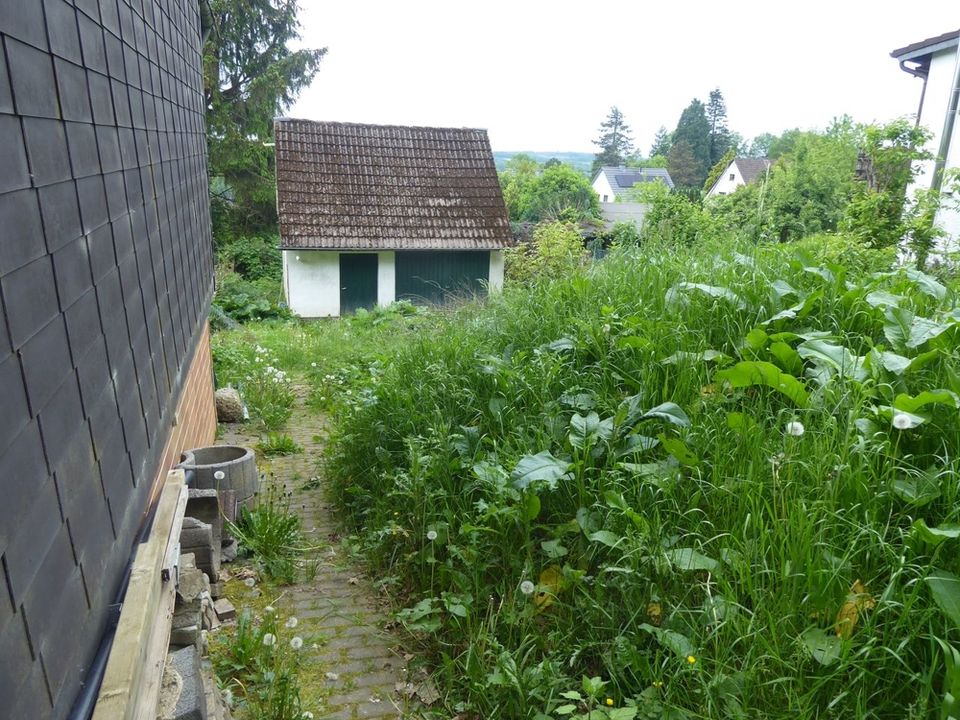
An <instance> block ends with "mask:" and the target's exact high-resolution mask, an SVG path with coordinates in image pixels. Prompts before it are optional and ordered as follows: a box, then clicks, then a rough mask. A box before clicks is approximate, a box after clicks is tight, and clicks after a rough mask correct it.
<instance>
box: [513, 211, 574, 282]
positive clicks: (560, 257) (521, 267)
mask: <svg viewBox="0 0 960 720" xmlns="http://www.w3.org/2000/svg"><path fill="white" fill-rule="evenodd" d="M586 258H587V251H586V248H585V247H584V244H583V238H582V237H581V235H580V231H579V230H578V229H577V226H576V225H574V224H572V223H564V222H552V223H545V224H542V225H538V226H537V227H536V229H535V230H534V231H533V238H532V240H531V242H530V243H529V244H527V245H519V246H517V247H513V248H508V249H507V250H506V251H505V252H504V274H505V275H506V278H507V279H508V280H510V281H513V282H529V281H531V280H533V279H534V278H538V277H543V278H551V277H563V276H565V275H568V274H570V273H572V272H574V271H575V270H576V269H577V268H579V267H580V266H581V265H583V263H584V262H585V261H586Z"/></svg>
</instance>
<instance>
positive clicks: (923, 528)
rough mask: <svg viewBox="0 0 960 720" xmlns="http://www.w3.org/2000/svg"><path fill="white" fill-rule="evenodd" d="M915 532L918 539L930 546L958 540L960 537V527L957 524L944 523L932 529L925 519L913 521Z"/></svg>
mask: <svg viewBox="0 0 960 720" xmlns="http://www.w3.org/2000/svg"><path fill="white" fill-rule="evenodd" d="M912 528H913V531H914V532H915V533H916V535H917V537H918V538H920V539H921V540H923V542H925V543H927V544H928V545H934V546H936V545H939V544H940V543H942V542H943V541H944V540H956V539H957V538H958V537H960V525H958V524H957V523H943V524H942V525H940V526H938V527H930V526H929V525H927V521H926V520H924V519H923V518H918V519H917V520H914V521H913V525H912Z"/></svg>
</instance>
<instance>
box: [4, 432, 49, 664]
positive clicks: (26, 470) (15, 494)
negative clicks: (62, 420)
mask: <svg viewBox="0 0 960 720" xmlns="http://www.w3.org/2000/svg"><path fill="white" fill-rule="evenodd" d="M0 477H3V478H13V477H17V478H21V479H22V480H23V482H13V483H12V482H6V483H4V487H3V502H2V503H0V553H2V552H3V551H4V549H6V547H7V544H8V542H9V541H10V540H11V539H12V537H13V534H14V531H15V530H16V529H17V528H18V527H19V525H20V520H21V519H22V517H23V515H24V514H25V513H26V512H27V509H28V508H29V506H30V503H31V502H32V499H31V498H32V497H33V496H34V495H35V494H36V492H37V488H39V487H41V485H42V483H43V482H45V478H46V477H47V461H46V458H45V456H44V454H43V444H42V443H41V441H40V426H39V424H38V423H37V422H36V421H32V422H30V423H28V424H27V425H26V427H24V429H23V430H21V431H20V434H19V435H18V436H17V437H16V439H15V440H14V441H13V442H12V443H11V444H10V446H9V447H8V448H7V449H6V450H4V451H3V452H2V453H0ZM0 657H2V656H0Z"/></svg>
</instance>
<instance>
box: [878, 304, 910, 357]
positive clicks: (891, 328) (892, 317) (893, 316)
mask: <svg viewBox="0 0 960 720" xmlns="http://www.w3.org/2000/svg"><path fill="white" fill-rule="evenodd" d="M883 317H884V323H883V334H884V336H885V337H886V338H887V340H888V341H889V342H890V344H891V345H893V346H894V347H895V348H903V347H906V346H907V340H909V339H910V327H911V326H912V325H913V313H912V312H910V311H909V310H907V309H906V308H901V307H887V308H884V310H883Z"/></svg>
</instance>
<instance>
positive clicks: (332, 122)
mask: <svg viewBox="0 0 960 720" xmlns="http://www.w3.org/2000/svg"><path fill="white" fill-rule="evenodd" d="M273 122H274V123H281V122H283V123H286V122H300V123H310V124H311V125H338V126H341V127H359V128H383V129H396V130H448V131H456V132H460V131H464V130H469V131H470V132H482V133H486V132H487V129H486V128H478V127H467V126H464V127H447V126H439V125H396V124H387V125H384V124H379V123H360V122H349V121H345V120H311V119H310V118H293V117H276V118H274V119H273Z"/></svg>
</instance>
